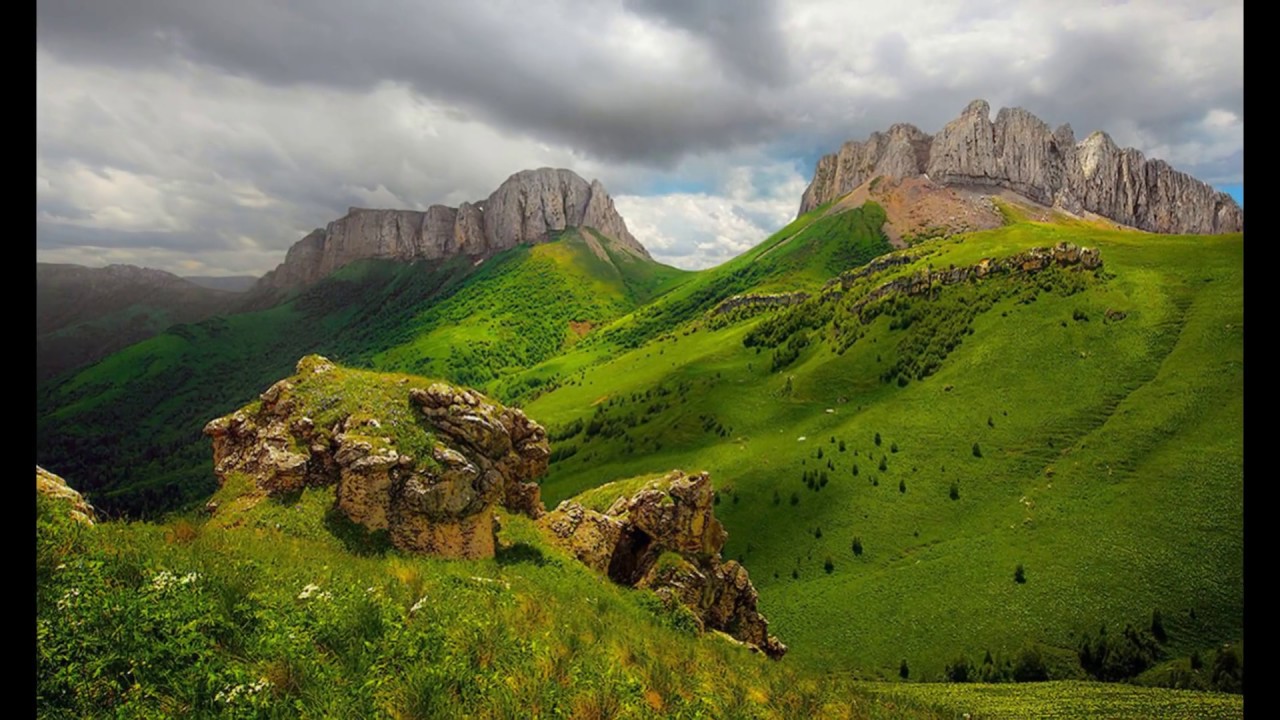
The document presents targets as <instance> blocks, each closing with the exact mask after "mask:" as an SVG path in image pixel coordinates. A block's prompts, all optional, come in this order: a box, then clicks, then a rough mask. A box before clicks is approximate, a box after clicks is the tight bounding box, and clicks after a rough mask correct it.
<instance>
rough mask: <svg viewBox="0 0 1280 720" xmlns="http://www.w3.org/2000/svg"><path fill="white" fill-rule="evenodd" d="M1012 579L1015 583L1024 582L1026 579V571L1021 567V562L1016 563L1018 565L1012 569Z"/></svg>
mask: <svg viewBox="0 0 1280 720" xmlns="http://www.w3.org/2000/svg"><path fill="white" fill-rule="evenodd" d="M1013 581H1014V582H1016V583H1025V582H1026V581H1027V573H1026V571H1025V570H1023V568H1022V563H1018V567H1016V568H1014V570H1013Z"/></svg>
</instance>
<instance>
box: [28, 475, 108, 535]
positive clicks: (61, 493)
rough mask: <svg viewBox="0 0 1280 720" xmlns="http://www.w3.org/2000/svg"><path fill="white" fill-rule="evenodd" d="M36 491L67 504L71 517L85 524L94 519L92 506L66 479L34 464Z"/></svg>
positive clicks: (89, 523) (91, 522) (90, 523)
mask: <svg viewBox="0 0 1280 720" xmlns="http://www.w3.org/2000/svg"><path fill="white" fill-rule="evenodd" d="M36 492H37V493H38V494H40V495H45V496H47V497H51V498H54V499H56V500H59V501H61V502H65V503H66V504H67V508H68V512H70V513H71V517H72V518H73V519H74V520H76V521H78V522H82V523H84V524H85V525H92V524H93V521H94V512H93V506H92V505H90V504H89V503H88V502H87V501H86V500H85V499H84V497H83V496H81V495H80V493H78V492H76V491H75V490H74V489H72V487H71V486H70V485H68V484H67V481H66V480H63V479H62V478H61V477H60V476H58V475H54V474H53V473H51V472H49V471H48V470H45V469H44V468H42V467H40V466H39V465H37V466H36Z"/></svg>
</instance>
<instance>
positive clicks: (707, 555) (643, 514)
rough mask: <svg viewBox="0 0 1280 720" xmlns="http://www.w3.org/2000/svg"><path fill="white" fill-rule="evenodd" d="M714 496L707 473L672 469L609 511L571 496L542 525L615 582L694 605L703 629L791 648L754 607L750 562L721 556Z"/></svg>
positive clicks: (776, 649) (773, 651) (757, 644)
mask: <svg viewBox="0 0 1280 720" xmlns="http://www.w3.org/2000/svg"><path fill="white" fill-rule="evenodd" d="M609 487H610V486H605V487H603V488H599V489H597V490H595V491H592V494H593V495H596V496H598V495H599V494H600V493H605V492H608V489H609ZM714 500H715V495H714V493H713V491H712V488H711V477H710V476H709V475H708V474H707V473H699V474H697V475H685V474H684V473H682V472H680V471H674V472H672V473H670V474H668V475H667V476H666V477H663V478H660V479H657V480H653V481H650V482H649V483H647V484H645V485H644V486H643V487H642V488H641V489H640V490H638V491H637V492H635V493H634V494H632V495H629V496H628V495H620V496H619V497H618V498H617V499H616V500H614V501H613V502H612V504H610V505H609V507H608V509H607V510H605V511H604V512H598V511H596V510H592V509H590V508H587V507H584V506H583V505H582V504H581V503H579V502H575V501H571V500H566V501H565V502H562V503H560V505H559V506H558V507H556V509H555V510H553V511H551V512H550V513H548V514H547V515H546V516H545V517H543V518H542V520H540V521H539V524H541V525H542V526H543V527H544V528H546V529H547V530H548V531H549V532H550V534H551V536H552V538H553V539H554V541H555V542H556V543H557V544H559V545H561V546H562V547H564V548H566V549H567V550H569V551H570V552H571V553H573V554H574V556H575V557H577V558H578V559H579V560H581V561H582V562H583V563H585V564H586V565H587V566H588V567H591V568H592V569H594V570H596V571H597V572H600V573H604V574H607V575H608V576H609V577H610V578H611V579H612V580H613V581H614V582H616V583H619V584H622V585H629V586H632V587H637V588H648V589H650V590H653V591H654V593H656V594H657V595H658V596H659V597H660V598H662V599H663V600H664V601H665V602H667V603H680V604H682V605H684V606H686V607H688V608H689V609H690V610H692V611H693V612H694V614H695V615H696V616H697V617H698V620H699V622H700V623H701V624H702V626H703V629H712V630H720V631H723V632H726V633H728V634H730V635H732V636H733V637H735V638H737V639H738V640H740V641H742V642H744V643H747V644H749V645H750V646H752V647H754V648H757V649H759V650H760V651H762V652H764V653H766V654H768V655H769V656H771V657H781V656H782V655H783V654H784V653H785V652H786V651H787V647H786V646H785V645H783V644H782V643H781V642H780V641H779V640H778V639H777V638H776V637H774V636H772V635H770V634H769V621H768V620H766V619H765V618H764V616H763V615H761V614H760V613H759V611H758V610H757V609H756V603H757V600H758V595H757V593H756V589H755V587H754V586H753V585H752V584H751V578H750V577H749V575H748V574H747V570H746V568H744V567H742V565H740V564H739V563H738V562H736V561H734V560H729V561H728V562H724V561H722V560H721V558H720V551H721V549H722V548H723V547H724V543H725V539H726V538H727V537H728V534H727V533H726V532H725V529H724V526H723V525H721V524H720V521H719V520H717V519H716V518H715V514H714V512H713V507H714Z"/></svg>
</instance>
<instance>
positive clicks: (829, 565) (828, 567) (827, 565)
mask: <svg viewBox="0 0 1280 720" xmlns="http://www.w3.org/2000/svg"><path fill="white" fill-rule="evenodd" d="M822 569H823V570H826V571H827V574H828V575H830V574H831V573H833V572H835V569H836V564H835V563H834V562H832V561H831V558H830V557H828V558H827V561H826V562H824V563H822Z"/></svg>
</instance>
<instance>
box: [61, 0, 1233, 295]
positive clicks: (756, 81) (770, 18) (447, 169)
mask: <svg viewBox="0 0 1280 720" xmlns="http://www.w3.org/2000/svg"><path fill="white" fill-rule="evenodd" d="M815 2H816V3H817V4H815V3H813V2H810V3H779V2H776V1H775V0H750V1H749V2H742V3H734V4H723V3H713V2H709V1H707V0H699V1H698V2H677V1H676V0H611V1H610V2H601V3H587V2H574V1H573V0H551V1H549V2H546V3H539V4H536V6H534V4H530V3H497V2H495V3H464V2H434V3H423V2H417V1H414V2H411V1H410V0H383V1H381V2H371V3H365V4H362V5H361V6H360V7H359V8H358V9H356V8H355V7H354V6H352V5H351V4H350V3H347V2H340V1H339V0H312V1H311V2H265V3H264V2H259V1H258V0H225V1H224V2H216V3H214V2H197V1H195V0H191V1H182V0H94V2H84V1H83V0H38V2H37V175H38V178H41V179H42V181H44V182H47V188H45V189H44V190H39V191H38V201H37V216H38V218H39V217H42V215H41V214H42V213H44V214H46V215H47V216H48V217H53V218H61V219H63V220H70V221H74V222H75V223H76V225H71V224H69V223H67V222H61V223H53V224H56V225H58V227H57V228H45V229H43V230H41V229H39V228H38V233H37V248H38V252H40V251H41V250H42V249H43V250H44V251H52V249H53V248H61V249H63V250H65V249H66V248H69V247H72V245H70V244H69V243H73V242H84V243H86V244H91V243H95V242H96V243H99V245H98V247H111V248H117V249H118V250H119V252H126V251H127V250H128V248H131V247H143V246H146V247H162V248H168V249H169V251H171V252H173V253H177V252H178V251H179V250H181V249H184V248H185V249H186V250H188V251H189V252H191V253H192V254H193V256H195V255H201V254H203V255H202V256H203V257H206V258H214V257H220V258H221V257H226V256H227V254H228V253H229V251H227V250H225V249H222V250H220V248H224V247H225V245H226V243H229V242H233V241H232V240H227V238H239V239H237V240H234V242H238V243H241V244H244V243H249V244H251V245H252V246H253V247H256V248H258V251H257V252H258V253H259V254H256V255H252V256H253V257H255V258H259V260H257V261H258V262H264V263H265V262H266V261H263V260H261V258H266V257H273V256H271V255H270V253H273V252H274V253H278V254H279V255H282V254H283V250H284V248H285V247H287V246H288V245H289V244H290V243H291V242H293V241H295V240H296V239H297V238H298V237H299V236H300V235H301V234H302V233H305V232H306V231H308V230H309V229H311V228H313V227H316V226H321V225H323V224H324V223H326V222H328V221H329V220H332V219H334V218H335V217H337V216H338V215H340V214H341V213H342V212H344V211H345V210H346V208H347V206H349V205H362V204H368V203H388V204H398V205H405V206H410V207H417V206H425V205H426V204H430V203H433V202H446V203H450V204H456V203H458V202H461V201H463V200H475V199H479V198H482V197H484V196H485V195H487V194H488V192H489V191H491V190H492V189H493V188H494V187H495V186H496V185H497V184H498V183H499V182H501V180H502V179H504V178H505V177H506V176H507V175H509V174H510V173H512V172H514V171H516V170H519V169H521V168H523V167H527V166H536V165H544V164H545V165H558V166H566V167H573V168H574V169H576V170H578V171H579V172H580V173H581V174H583V175H584V176H588V177H598V178H599V179H601V180H602V181H603V182H604V183H605V184H606V186H608V187H609V188H610V190H611V191H613V193H614V194H615V196H616V195H621V194H627V193H638V192H643V194H649V195H652V194H654V190H653V189H654V188H657V189H658V192H659V193H661V192H663V191H662V190H661V189H662V188H663V187H690V186H694V185H696V186H697V187H699V188H702V187H705V188H714V187H720V188H721V189H720V190H719V191H712V192H710V194H709V195H708V198H707V200H706V203H707V204H706V212H707V213H708V214H717V213H718V215H717V218H716V221H717V222H723V223H726V224H724V225H722V226H718V227H717V228H716V230H715V231H714V232H713V231H712V230H711V229H707V230H705V232H704V234H703V235H697V234H696V233H692V234H679V233H677V228H676V225H677V224H676V223H674V222H669V223H662V222H659V220H660V217H659V215H660V214H661V213H662V212H675V211H674V210H672V209H671V207H670V206H663V205H661V204H655V205H654V206H653V207H652V209H651V216H650V217H648V218H647V220H646V222H648V224H649V225H651V226H653V227H661V228H665V229H663V230H661V232H662V233H664V238H665V239H664V240H663V242H664V244H666V245H667V246H668V247H666V248H664V251H663V252H664V254H665V256H666V257H670V258H672V259H677V258H680V259H681V260H679V261H680V262H685V260H684V259H685V258H689V257H697V258H699V259H698V260H697V264H705V262H707V261H708V258H723V257H727V256H728V255H729V254H731V253H732V252H733V250H731V249H730V248H729V247H728V246H727V245H726V246H723V247H720V248H719V249H718V250H717V249H715V248H699V247H698V244H700V243H701V244H705V242H706V240H705V238H706V237H715V236H717V235H718V236H722V237H728V238H731V240H732V244H733V245H734V246H735V247H737V246H740V245H743V244H749V243H750V242H753V241H757V240H759V239H761V238H762V237H763V235H764V234H766V233H767V232H768V231H769V230H771V229H776V220H777V216H776V215H774V214H773V213H772V211H763V210H761V209H760V208H759V207H757V206H752V204H751V202H750V199H749V198H747V199H744V198H743V197H738V196H737V195H735V193H737V192H738V191H737V190H729V189H725V188H726V187H727V186H726V184H725V182H724V181H725V179H726V177H727V173H729V172H730V171H731V169H734V168H738V169H740V168H742V167H746V166H750V167H752V168H753V170H754V172H753V174H752V175H751V183H752V185H751V188H750V191H749V194H750V195H751V196H752V197H756V198H759V197H766V196H770V197H772V196H773V192H772V190H771V188H772V187H779V186H780V185H781V184H783V183H788V182H795V178H794V176H793V174H792V173H791V172H790V170H788V171H787V172H781V171H775V170H770V169H769V168H775V169H776V168H777V167H779V166H785V167H787V168H791V167H792V166H793V163H794V162H795V161H796V160H797V159H799V158H804V159H805V160H806V161H807V162H812V161H813V160H816V158H817V156H818V155H820V154H822V153H827V152H831V151H833V150H835V149H836V148H838V146H839V145H840V143H842V142H844V141H845V140H849V139H862V138H865V137H866V136H867V135H868V134H870V133H871V132H872V131H875V130H883V129H886V128H887V127H888V126H889V125H891V124H893V123H895V122H910V123H913V124H916V125H918V126H919V127H921V128H922V129H924V130H926V131H929V132H932V131H936V130H937V129H938V128H940V127H941V125H942V124H943V123H945V122H946V121H948V120H950V119H951V118H953V117H955V116H956V115H957V114H958V112H959V111H960V109H961V108H963V107H964V106H965V105H966V104H967V103H968V102H969V101H970V100H972V99H974V98H978V97H982V98H985V99H987V100H989V101H990V102H991V103H992V105H993V106H994V107H996V108H998V107H1000V106H1005V105H1010V106H1012V105H1018V106H1023V107H1026V108H1027V109H1028V110H1030V111H1032V112H1034V113H1036V114H1037V115H1039V116H1040V117H1041V118H1043V119H1044V120H1045V121H1046V122H1048V123H1050V124H1051V125H1057V124H1060V123H1063V122H1070V123H1071V125H1072V126H1073V127H1074V128H1075V129H1076V132H1077V134H1078V136H1081V137H1082V136H1083V135H1084V134H1085V133H1087V132H1089V131H1091V130H1094V129H1105V130H1107V131H1109V132H1110V133H1111V134H1112V135H1113V137H1115V138H1116V140H1117V141H1118V142H1123V143H1132V144H1137V145H1139V146H1140V147H1142V148H1143V149H1146V150H1148V151H1149V152H1148V154H1151V155H1157V156H1164V157H1166V159H1169V160H1170V161H1171V162H1172V163H1173V164H1174V166H1175V167H1178V168H1179V169H1182V170H1186V171H1188V172H1191V173H1193V174H1195V175H1197V176H1200V177H1202V178H1203V179H1205V180H1209V181H1214V182H1229V181H1238V180H1239V178H1240V176H1241V173H1242V167H1243V155H1242V152H1243V151H1242V148H1243V141H1242V140H1241V139H1240V136H1241V134H1242V132H1243V131H1242V127H1241V126H1237V127H1235V128H1222V127H1213V126H1210V125H1209V124H1206V116H1207V115H1208V113H1209V112H1210V111H1211V110H1220V111H1227V112H1230V113H1234V115H1235V117H1236V118H1238V120H1239V123H1240V124H1242V123H1243V117H1244V110H1243V79H1242V75H1243V73H1242V63H1243V59H1242V58H1243V56H1242V53H1241V50H1240V47H1239V45H1240V44H1241V42H1242V32H1241V30H1240V28H1238V27H1236V26H1234V25H1233V24H1232V23H1234V22H1235V20H1234V18H1235V17H1237V16H1238V15H1239V13H1240V12H1241V11H1240V4H1239V3H1235V4H1234V5H1233V4H1230V3H1227V4H1223V3H1218V2H1211V1H1206V2H1202V3H1196V2H1186V3H1183V4H1182V5H1178V6H1172V5H1168V4H1165V3H1155V2H1145V3H1144V2H1142V0H1134V2H1132V3H1129V4H1124V5H1115V6H1108V7H1107V8H1105V9H1098V8H1093V9H1090V10H1088V11H1084V10H1076V9H1072V8H1068V7H1067V6H1063V5H1061V4H1059V3H1052V2H1041V3H1012V2H1003V1H1001V0H982V1H980V2H971V3H966V4H965V5H964V6H962V7H961V6H956V8H957V9H952V6H946V7H945V8H940V7H938V6H932V5H929V6H926V5H921V4H917V3H912V2H909V1H908V0H898V2H895V3H892V4H889V5H864V4H858V5H856V6H855V5H853V4H850V3H845V2H837V1H835V0H832V1H831V2H827V3H826V4H821V0H815ZM725 8H729V9H727V10H726V9H725ZM948 13H949V14H948ZM1103 13H1122V14H1123V13H1128V14H1127V15H1122V16H1121V17H1119V19H1112V20H1110V21H1107V22H1103V21H1095V20H1096V19H1097V18H1099V17H1103V15H1102V14H1103ZM1201 15H1204V16H1206V17H1203V18H1201V17H1199V16H1201ZM801 165H802V167H801V168H800V172H801V174H804V173H807V172H809V171H810V170H811V169H812V168H811V166H809V167H803V162H802V163H801ZM108 170H110V171H112V172H114V173H117V174H118V173H119V172H123V173H127V174H129V175H130V177H129V178H126V180H128V182H130V183H132V184H133V186H136V187H133V189H132V190H128V192H134V193H136V194H135V195H134V196H128V192H126V189H121V190H119V192H116V193H114V194H112V193H109V192H108V190H109V189H110V188H106V189H104V188H103V187H100V186H102V185H107V186H110V185H111V184H112V181H110V178H111V177H114V175H112V174H111V173H109V172H108ZM87 173H97V176H96V179H92V178H90V177H89V176H88V175H86V174H87ZM102 178H107V180H103V179H102ZM716 192H718V193H719V195H718V196H716ZM145 193H151V194H152V195H154V196H155V199H154V204H152V201H151V200H150V199H148V198H147V197H142V195H141V194H145ZM794 195H795V197H790V196H788V197H787V198H785V202H783V201H782V200H781V199H779V200H777V202H778V204H779V206H781V205H785V206H787V207H789V208H792V209H793V208H794V206H795V204H796V203H797V202H798V199H799V194H798V192H797V193H794ZM148 197H149V196H148ZM112 208H116V209H119V208H123V209H124V210H125V211H129V212H133V213H135V214H146V212H150V211H154V212H155V213H162V214H163V215H164V218H165V219H166V222H167V223H168V225H167V226H168V227H176V228H179V229H177V230H172V232H171V233H170V234H171V236H172V237H171V238H170V239H163V238H158V237H154V236H153V233H154V234H161V233H162V231H161V230H158V229H154V228H151V227H147V229H146V230H144V231H125V230H120V229H118V228H119V227H120V224H117V225H110V224H109V223H104V225H103V226H102V227H101V228H100V230H102V233H100V234H99V236H97V237H96V238H95V237H91V236H92V233H88V232H86V231H85V230H83V229H82V228H80V229H78V226H80V225H83V224H84V223H86V222H88V219H89V218H95V217H100V216H106V215H109V213H105V214H104V212H102V211H104V210H110V209H112ZM726 208H731V209H728V210H726ZM682 212H691V211H688V210H687V209H686V210H682ZM682 217H684V219H685V220H686V221H687V220H688V219H690V218H691V217H692V216H688V217H686V216H682ZM734 217H736V218H737V219H738V220H739V221H740V222H731V220H732V219H733V218H734ZM628 219H630V218H628ZM135 224H136V223H135ZM685 224H686V225H687V224H689V223H688V222H685ZM710 225H711V223H709V224H708V227H710ZM111 228H116V229H111ZM148 231H150V232H148ZM752 233H755V234H752ZM638 237H640V239H641V241H642V242H643V241H644V240H645V238H644V237H643V236H642V235H638ZM698 238H702V239H698ZM59 252H61V250H60V251H59ZM218 253H222V255H218ZM279 255H276V256H274V257H279ZM247 256H248V255H246V257H247ZM113 257H116V256H113ZM148 257H169V256H165V255H160V254H152V255H150V256H148ZM175 257H176V256H175ZM210 262H215V261H214V260H212V259H211V260H210ZM216 262H220V263H225V262H227V261H225V260H221V259H219V260H217V261H216ZM225 267H227V269H230V265H226V266H225ZM236 269H237V270H243V269H244V268H243V267H242V266H241V265H236ZM266 269H268V267H266V266H265V265H264V266H263V267H260V268H258V270H260V271H261V270H266Z"/></svg>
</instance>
